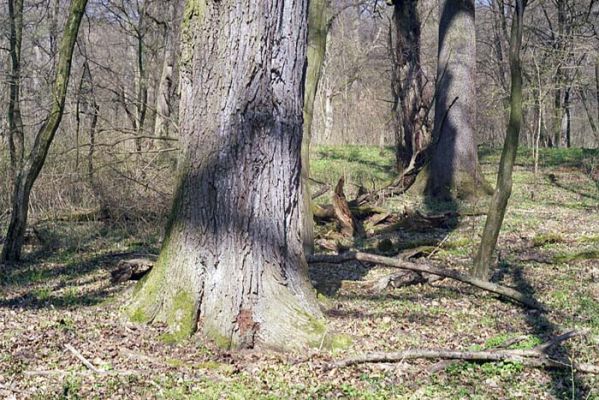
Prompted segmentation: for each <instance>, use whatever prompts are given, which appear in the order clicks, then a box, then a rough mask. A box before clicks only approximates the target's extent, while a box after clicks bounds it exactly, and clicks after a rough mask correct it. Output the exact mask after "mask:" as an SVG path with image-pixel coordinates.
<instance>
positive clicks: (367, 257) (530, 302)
mask: <svg viewBox="0 0 599 400" xmlns="http://www.w3.org/2000/svg"><path fill="white" fill-rule="evenodd" d="M350 260H358V261H365V262H371V263H375V264H381V265H385V266H387V267H392V268H399V269H405V270H410V271H416V272H423V273H427V274H432V275H438V276H443V277H446V278H451V279H454V280H456V281H460V282H463V283H468V284H470V285H472V286H475V287H477V288H480V289H483V290H486V291H488V292H492V293H495V294H499V295H502V296H505V297H507V298H509V299H512V300H515V301H517V302H519V303H521V304H523V305H525V306H527V307H530V308H534V309H539V310H542V309H543V307H542V306H541V305H540V304H539V303H538V302H537V301H536V300H534V299H531V298H530V297H528V296H526V295H525V294H523V293H520V292H518V291H517V290H514V289H512V288H509V287H507V286H502V285H498V284H496V283H492V282H488V281H484V280H482V279H477V278H473V277H471V276H469V275H465V274H462V273H460V272H457V271H453V270H449V269H442V268H437V267H433V266H430V265H426V264H416V263H413V262H410V261H406V260H400V259H396V258H390V257H383V256H377V255H375V254H368V253H361V252H356V253H346V254H341V255H339V256H323V255H316V256H311V257H308V262H311V263H318V262H320V263H332V264H338V263H342V262H345V261H350Z"/></svg>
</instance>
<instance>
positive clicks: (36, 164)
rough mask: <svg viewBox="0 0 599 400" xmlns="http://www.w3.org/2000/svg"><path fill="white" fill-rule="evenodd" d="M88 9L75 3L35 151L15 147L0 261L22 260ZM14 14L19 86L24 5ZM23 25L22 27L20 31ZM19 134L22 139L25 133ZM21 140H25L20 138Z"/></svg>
mask: <svg viewBox="0 0 599 400" xmlns="http://www.w3.org/2000/svg"><path fill="white" fill-rule="evenodd" d="M16 1H21V0H16ZM86 5H87V0H72V2H71V7H70V10H69V16H68V19H67V22H66V25H65V28H64V33H63V37H62V40H61V42H60V46H59V50H58V63H57V68H56V74H55V77H54V86H53V90H52V94H51V96H52V102H51V109H50V111H49V113H48V115H47V117H46V119H45V122H44V123H43V125H42V127H41V129H40V131H39V132H38V133H37V135H36V136H35V141H34V143H33V147H32V149H31V151H30V152H29V154H28V156H27V158H25V157H24V143H19V145H18V146H14V150H15V156H14V160H15V162H14V166H15V167H16V169H15V177H14V183H13V196H12V211H11V219H10V225H9V226H8V232H7V234H6V240H5V242H4V247H3V249H2V255H1V256H0V261H4V262H7V261H9V262H13V261H18V260H19V259H20V258H21V248H22V246H23V239H24V237H25V227H26V226H27V213H28V207H29V196H30V193H31V188H32V187H33V184H34V183H35V180H36V179H37V177H38V175H39V173H40V171H41V169H42V167H43V166H44V162H45V160H46V155H47V154H48V149H49V148H50V145H51V144H52V140H53V139H54V135H55V134H56V131H57V130H58V126H59V125H60V121H61V120H62V114H63V111H64V105H65V98H66V94H67V88H68V84H69V78H70V74H71V61H72V58H73V49H74V47H75V42H76V40H77V33H78V31H79V25H80V23H81V18H82V17H83V13H84V12H85V6H86ZM13 12H14V14H12V15H13V16H14V18H15V20H14V24H15V28H14V30H12V32H11V38H12V40H11V41H13V42H14V43H15V44H14V45H11V53H13V55H12V57H13V58H15V59H16V60H17V62H15V61H13V74H12V81H13V82H12V84H14V83H15V79H16V77H18V76H19V75H18V74H17V71H18V68H17V70H15V69H14V66H15V65H16V66H18V65H20V55H17V54H18V53H19V52H20V45H17V43H19V44H20V43H21V39H22V36H21V35H22V16H23V7H22V3H18V4H16V5H15V4H13ZM19 24H21V26H20V27H19ZM13 35H14V37H13ZM11 86H12V85H11ZM11 101H12V102H16V103H17V104H18V102H19V100H18V94H16V95H13V96H12V100H11ZM17 107H18V106H17ZM14 110H15V106H14V105H13V108H12V112H13V113H14ZM9 118H10V116H9ZM13 133H14V132H13ZM18 134H19V135H22V130H21V131H20V132H19V133H18ZM18 140H21V139H20V137H19V139H18ZM13 141H14V139H13ZM11 153H12V151H11Z"/></svg>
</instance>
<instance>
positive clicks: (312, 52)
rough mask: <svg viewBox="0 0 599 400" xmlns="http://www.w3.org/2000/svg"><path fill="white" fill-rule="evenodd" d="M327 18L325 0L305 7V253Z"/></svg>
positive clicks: (309, 247)
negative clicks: (312, 147) (314, 123)
mask: <svg viewBox="0 0 599 400" xmlns="http://www.w3.org/2000/svg"><path fill="white" fill-rule="evenodd" d="M328 21H329V0H311V1H310V5H309V9H308V50H307V56H308V67H307V70H306V83H305V93H304V132H303V137H302V185H303V188H304V201H303V216H304V223H303V241H304V251H305V253H306V254H312V253H313V251H314V222H313V217H312V206H311V205H312V196H311V195H310V184H309V180H308V179H309V178H310V142H311V141H312V120H313V116H314V100H315V99H316V93H317V92H318V83H319V82H320V76H321V73H322V65H323V63H324V59H325V53H326V48H327V34H328Z"/></svg>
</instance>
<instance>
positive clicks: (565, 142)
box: [561, 88, 572, 148]
mask: <svg viewBox="0 0 599 400" xmlns="http://www.w3.org/2000/svg"><path fill="white" fill-rule="evenodd" d="M564 92H565V93H564V113H563V116H562V127H561V128H562V143H561V145H562V147H568V148H570V147H571V145H572V139H571V137H570V136H571V133H570V131H571V129H572V120H571V119H572V116H571V114H570V88H567V89H566V90H565V91H564Z"/></svg>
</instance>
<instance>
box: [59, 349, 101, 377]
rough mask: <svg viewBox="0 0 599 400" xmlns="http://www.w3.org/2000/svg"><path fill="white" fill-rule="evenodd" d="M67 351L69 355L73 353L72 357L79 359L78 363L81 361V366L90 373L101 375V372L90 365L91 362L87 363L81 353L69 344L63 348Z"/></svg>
mask: <svg viewBox="0 0 599 400" xmlns="http://www.w3.org/2000/svg"><path fill="white" fill-rule="evenodd" d="M64 347H65V348H66V349H67V350H68V351H70V352H71V353H73V355H74V356H75V357H77V358H78V359H79V361H81V363H82V364H83V365H85V366H86V367H87V369H89V370H90V371H92V372H95V373H96V374H101V373H102V372H103V371H100V370H99V369H98V368H96V367H95V366H94V364H92V363H91V362H89V361H88V360H87V359H86V358H85V357H83V355H82V354H81V353H79V352H78V351H77V349H75V348H74V347H73V346H71V345H70V344H66V345H65V346H64Z"/></svg>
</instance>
